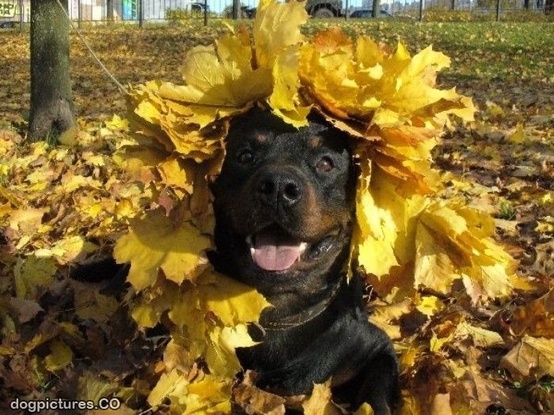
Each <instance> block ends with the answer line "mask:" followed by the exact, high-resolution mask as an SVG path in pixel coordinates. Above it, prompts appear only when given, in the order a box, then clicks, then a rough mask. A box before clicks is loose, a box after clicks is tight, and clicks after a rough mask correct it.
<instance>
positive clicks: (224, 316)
mask: <svg viewBox="0 0 554 415" xmlns="http://www.w3.org/2000/svg"><path fill="white" fill-rule="evenodd" d="M268 305H269V303H268V302H267V301H266V300H265V299H264V298H263V296H262V295H260V294H259V293H257V292H256V291H255V290H254V289H252V288H251V287H249V286H246V285H244V284H241V283H239V282H237V281H235V280H232V279H231V278H229V277H226V276H224V275H221V274H219V273H216V272H214V271H207V272H205V273H203V274H202V275H201V276H200V277H199V278H198V279H197V280H196V284H195V285H194V286H193V287H191V288H190V289H188V290H186V291H185V292H184V293H183V294H182V295H181V296H179V297H177V298H175V303H174V304H171V305H170V311H169V318H170V319H171V320H172V321H173V322H174V323H175V324H176V325H177V326H178V327H181V328H182V331H183V332H184V333H186V337H187V342H188V343H189V344H190V345H191V352H192V353H193V354H195V355H204V356H205V357H206V359H207V361H208V364H209V367H210V370H212V372H213V373H216V374H218V375H220V376H227V377H233V376H234V374H235V373H236V372H237V371H238V370H239V368H240V365H239V362H238V360H237V358H236V356H235V354H234V348H236V347H248V346H252V345H254V343H253V342H252V339H251V338H250V336H249V335H248V333H247V330H246V326H245V324H246V323H249V322H256V321H258V319H259V316H260V313H261V311H262V309H264V308H265V307H267V306H268Z"/></svg>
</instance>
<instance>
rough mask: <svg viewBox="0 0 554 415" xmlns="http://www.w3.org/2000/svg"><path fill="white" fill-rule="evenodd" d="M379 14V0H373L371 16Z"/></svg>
mask: <svg viewBox="0 0 554 415" xmlns="http://www.w3.org/2000/svg"><path fill="white" fill-rule="evenodd" d="M380 15H381V1H380V0H373V10H372V17H379V16H380Z"/></svg>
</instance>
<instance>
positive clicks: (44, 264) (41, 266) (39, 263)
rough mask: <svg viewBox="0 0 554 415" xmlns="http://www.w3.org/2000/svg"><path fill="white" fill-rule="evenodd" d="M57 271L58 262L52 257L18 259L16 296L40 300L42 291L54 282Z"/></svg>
mask: <svg viewBox="0 0 554 415" xmlns="http://www.w3.org/2000/svg"><path fill="white" fill-rule="evenodd" d="M56 270H57V266H56V261H55V260H54V259H53V258H52V257H47V258H39V257H37V256H35V255H31V256H29V257H27V258H24V259H23V258H17V263H16V265H15V268H14V280H15V293H16V296H17V297H18V298H24V299H28V300H35V299H38V296H39V294H40V293H41V290H42V289H43V288H45V287H48V286H50V284H52V283H53V282H54V273H55V272H56Z"/></svg>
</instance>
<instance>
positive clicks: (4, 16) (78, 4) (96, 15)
mask: <svg viewBox="0 0 554 415" xmlns="http://www.w3.org/2000/svg"><path fill="white" fill-rule="evenodd" d="M321 1H322V3H324V2H325V0H321ZM334 1H337V0H334ZM553 1H554V0H381V11H382V12H383V16H384V17H390V16H392V17H407V16H410V17H411V18H418V17H420V18H421V17H423V15H424V14H425V13H431V12H437V11H441V12H442V13H449V12H458V13H459V12H465V13H466V14H467V13H469V14H470V15H472V16H474V17H476V18H478V19H480V20H485V19H489V20H494V18H495V17H496V20H498V19H499V17H500V16H502V15H508V14H512V15H513V14H517V13H522V12H525V13H527V14H529V13H531V12H534V13H537V14H545V13H547V14H548V13H549V12H553V13H554V10H551V7H552V2H553ZM257 2H258V0H241V2H240V10H238V11H237V12H236V15H237V16H238V17H239V18H250V17H253V11H254V10H255V7H256V6H257ZM342 7H343V9H342V11H341V16H343V17H347V16H350V15H352V13H353V12H354V11H356V10H359V11H364V13H360V12H358V13H354V14H353V15H352V17H356V16H358V17H360V16H361V17H364V16H367V11H368V10H370V9H371V7H372V0H343V3H342ZM68 13H69V16H70V17H71V19H73V20H74V21H77V22H96V23H102V22H107V21H120V22H129V23H140V24H142V23H143V22H168V21H169V22H171V21H178V20H181V19H188V18H231V17H233V0H69V1H68ZM452 15H454V14H452ZM29 21H30V0H0V27H3V26H4V27H9V25H10V23H19V22H21V23H24V22H29Z"/></svg>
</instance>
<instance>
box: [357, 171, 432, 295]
mask: <svg viewBox="0 0 554 415" xmlns="http://www.w3.org/2000/svg"><path fill="white" fill-rule="evenodd" d="M364 186H366V185H364V181H363V180H362V179H360V181H359V184H358V191H357V200H356V228H355V232H354V237H353V242H352V244H353V246H354V250H355V251H356V252H357V255H358V257H357V258H358V263H359V264H360V265H361V266H362V267H363V269H364V270H365V271H366V272H367V273H369V274H373V275H375V276H376V277H378V278H380V277H383V276H384V275H387V274H388V273H389V271H390V269H391V268H392V267H395V266H404V265H406V264H408V263H409V262H411V261H413V258H414V254H415V246H414V237H415V234H414V230H415V221H414V218H415V217H417V215H418V214H419V212H420V211H421V210H422V209H423V207H424V206H425V205H426V204H427V203H428V202H427V201H426V199H425V198H423V197H422V196H419V195H417V194H416V195H411V196H408V195H403V194H399V193H398V191H397V189H396V186H395V182H394V181H392V180H390V178H389V177H388V176H387V175H386V174H384V173H383V172H382V171H380V170H379V169H376V170H375V171H373V172H372V173H371V182H370V185H369V187H364ZM405 283H407V284H409V282H408V279H405Z"/></svg>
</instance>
